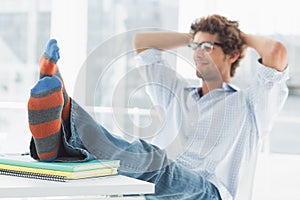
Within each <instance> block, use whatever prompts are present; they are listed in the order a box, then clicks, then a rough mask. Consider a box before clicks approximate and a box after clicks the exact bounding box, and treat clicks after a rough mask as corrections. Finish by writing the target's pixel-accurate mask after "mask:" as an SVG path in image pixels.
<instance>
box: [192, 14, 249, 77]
mask: <svg viewBox="0 0 300 200" xmlns="http://www.w3.org/2000/svg"><path fill="white" fill-rule="evenodd" d="M238 26H239V23H238V22H237V21H230V20H228V19H227V18H226V17H223V16H220V15H216V14H215V15H210V16H207V17H203V18H199V19H197V20H195V22H193V23H192V25H191V30H190V33H191V34H193V35H194V36H195V34H196V33H197V32H199V31H201V32H207V33H210V34H215V33H217V34H218V38H219V40H220V42H221V43H222V44H223V47H222V49H223V52H224V53H225V54H226V55H232V53H234V52H236V51H238V52H239V53H240V56H239V57H238V59H237V60H236V61H235V62H234V63H232V65H231V70H230V76H231V77H233V76H234V74H235V71H236V68H237V67H238V66H239V64H240V61H241V60H242V59H243V57H244V53H245V42H244V41H243V40H242V38H241V37H240V29H239V28H238Z"/></svg>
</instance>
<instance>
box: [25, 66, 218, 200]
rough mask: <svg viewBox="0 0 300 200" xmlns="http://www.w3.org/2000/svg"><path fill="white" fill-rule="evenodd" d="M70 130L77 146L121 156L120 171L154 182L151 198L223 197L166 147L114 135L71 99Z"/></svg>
mask: <svg viewBox="0 0 300 200" xmlns="http://www.w3.org/2000/svg"><path fill="white" fill-rule="evenodd" d="M54 71H55V70H54ZM60 113H61V111H57V112H56V115H59V114H60ZM35 117H37V116H36V115H29V118H30V119H31V118H32V119H33V118H35ZM30 119H29V120H30ZM48 128H49V129H50V128H51V127H50V126H49V127H48ZM69 131H70V133H71V137H70V143H71V144H72V145H73V146H74V147H75V148H76V149H78V148H82V147H84V149H85V150H87V151H88V152H89V153H91V154H93V155H95V156H96V157H97V158H98V159H118V160H120V161H121V166H120V169H119V173H120V174H122V175H126V176H130V177H133V178H138V179H141V180H145V181H148V182H152V183H154V184H155V190H156V192H155V195H148V196H147V198H148V199H197V200H198V199H205V200H208V199H219V198H218V192H217V189H216V188H215V187H214V186H213V185H212V184H211V183H210V182H208V181H207V180H205V179H204V178H203V177H202V176H200V175H199V174H198V173H196V172H194V171H191V170H189V169H187V168H185V167H183V166H181V165H178V164H176V163H174V162H173V161H171V160H169V159H168V158H167V154H166V152H165V151H164V150H161V149H159V148H157V147H156V146H153V145H151V144H148V143H147V142H145V141H143V140H137V141H135V142H132V143H129V142H127V141H126V140H124V139H122V138H119V137H116V136H114V135H112V134H111V133H110V132H109V131H107V130H106V129H105V128H104V127H102V126H101V125H99V124H98V123H97V122H96V121H95V120H94V119H93V118H92V117H91V115H90V114H88V113H87V112H86V111H85V110H84V109H82V107H80V106H79V105H78V104H77V103H76V102H75V101H72V103H71V112H70V130H69ZM76 145H77V146H76Z"/></svg>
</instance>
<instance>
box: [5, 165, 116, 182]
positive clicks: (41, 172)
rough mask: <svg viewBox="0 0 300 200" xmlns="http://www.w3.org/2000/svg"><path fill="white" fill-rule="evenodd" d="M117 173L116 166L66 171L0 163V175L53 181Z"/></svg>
mask: <svg viewBox="0 0 300 200" xmlns="http://www.w3.org/2000/svg"><path fill="white" fill-rule="evenodd" d="M117 173H118V172H117V168H99V169H93V170H86V171H77V172H67V171H57V170H48V169H38V168H30V167H22V166H17V165H6V164H0V174H2V175H10V176H20V177H26V178H36V179H45V180H54V181H66V180H74V179H83V178H92V177H100V176H108V175H116V174H117Z"/></svg>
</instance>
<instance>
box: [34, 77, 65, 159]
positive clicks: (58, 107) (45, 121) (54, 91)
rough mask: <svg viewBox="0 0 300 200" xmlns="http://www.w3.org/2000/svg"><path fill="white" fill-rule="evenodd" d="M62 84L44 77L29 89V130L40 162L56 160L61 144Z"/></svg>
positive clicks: (54, 78) (55, 78) (55, 79)
mask: <svg viewBox="0 0 300 200" xmlns="http://www.w3.org/2000/svg"><path fill="white" fill-rule="evenodd" d="M63 103H64V99H63V95H62V83H61V81H60V80H59V79H58V78H57V77H56V76H53V77H44V78H42V79H41V80H39V82H38V83H37V84H36V85H35V86H34V87H33V88H32V89H31V93H30V98H29V101H28V120H29V128H30V131H31V133H32V136H33V140H34V143H35V148H36V153H37V156H38V158H39V160H41V161H51V160H54V159H55V158H57V156H58V151H59V147H60V144H61V123H62V122H61V113H62V107H63Z"/></svg>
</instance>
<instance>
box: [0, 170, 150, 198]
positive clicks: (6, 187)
mask: <svg viewBox="0 0 300 200" xmlns="http://www.w3.org/2000/svg"><path fill="white" fill-rule="evenodd" d="M152 193H154V184H152V183H148V182H145V181H140V180H137V179H133V178H129V177H126V176H121V175H118V176H106V177H99V178H92V179H82V180H72V181H68V182H54V181H45V180H37V179H27V178H22V177H13V176H5V175H0V198H24V197H57V196H67V197H72V196H74V197H75V196H98V195H113V196H114V195H127V194H152Z"/></svg>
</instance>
